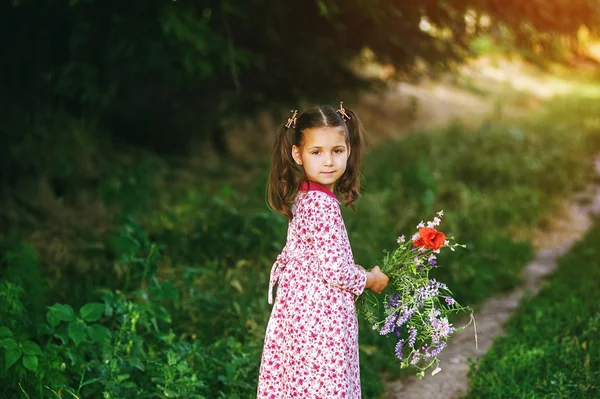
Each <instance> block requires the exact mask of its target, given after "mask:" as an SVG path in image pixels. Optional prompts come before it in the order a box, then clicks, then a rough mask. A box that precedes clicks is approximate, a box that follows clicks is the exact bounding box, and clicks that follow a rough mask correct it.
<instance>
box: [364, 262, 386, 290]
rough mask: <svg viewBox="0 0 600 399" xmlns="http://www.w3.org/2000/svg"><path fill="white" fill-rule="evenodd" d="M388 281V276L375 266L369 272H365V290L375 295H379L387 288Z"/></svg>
mask: <svg viewBox="0 0 600 399" xmlns="http://www.w3.org/2000/svg"><path fill="white" fill-rule="evenodd" d="M389 280H390V279H389V278H388V276H387V275H386V274H385V273H383V272H382V271H381V269H380V268H379V266H375V267H374V268H372V269H371V271H369V272H367V284H366V285H365V288H367V289H369V290H371V291H373V292H374V293H376V294H381V291H383V289H384V288H385V287H387V285H388V281H389Z"/></svg>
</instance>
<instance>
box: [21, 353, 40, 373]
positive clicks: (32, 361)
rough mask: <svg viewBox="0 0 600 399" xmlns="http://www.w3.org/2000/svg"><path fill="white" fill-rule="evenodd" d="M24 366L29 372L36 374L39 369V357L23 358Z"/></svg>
mask: <svg viewBox="0 0 600 399" xmlns="http://www.w3.org/2000/svg"><path fill="white" fill-rule="evenodd" d="M23 366H25V368H26V369H27V370H31V371H33V372H34V373H35V372H36V371H37V367H38V358H37V356H29V355H27V356H23Z"/></svg>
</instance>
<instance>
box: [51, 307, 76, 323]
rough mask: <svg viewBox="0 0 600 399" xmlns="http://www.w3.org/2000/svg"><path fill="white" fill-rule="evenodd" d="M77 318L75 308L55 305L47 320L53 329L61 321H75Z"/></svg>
mask: <svg viewBox="0 0 600 399" xmlns="http://www.w3.org/2000/svg"><path fill="white" fill-rule="evenodd" d="M75 318H76V317H75V311H74V310H73V308H72V307H71V306H69V305H63V304H60V303H57V304H55V305H53V306H52V307H51V308H50V309H49V310H48V313H47V314H46V319H47V320H48V323H50V325H51V326H52V327H56V326H57V325H58V324H59V323H60V322H61V321H74V320H75Z"/></svg>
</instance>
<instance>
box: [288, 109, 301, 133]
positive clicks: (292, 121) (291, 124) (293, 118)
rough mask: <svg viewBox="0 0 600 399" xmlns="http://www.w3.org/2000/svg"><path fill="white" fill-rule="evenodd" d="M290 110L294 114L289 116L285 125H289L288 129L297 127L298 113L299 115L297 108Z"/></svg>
mask: <svg viewBox="0 0 600 399" xmlns="http://www.w3.org/2000/svg"><path fill="white" fill-rule="evenodd" d="M290 112H292V116H291V117H290V118H288V120H287V123H286V124H285V127H287V128H288V129H289V128H290V127H293V128H295V127H296V115H298V110H297V109H292V110H291V111H290Z"/></svg>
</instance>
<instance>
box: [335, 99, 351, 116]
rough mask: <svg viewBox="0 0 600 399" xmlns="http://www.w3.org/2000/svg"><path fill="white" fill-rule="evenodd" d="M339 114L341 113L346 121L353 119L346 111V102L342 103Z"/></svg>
mask: <svg viewBox="0 0 600 399" xmlns="http://www.w3.org/2000/svg"><path fill="white" fill-rule="evenodd" d="M337 112H339V113H340V114H341V115H342V116H343V117H344V118H345V119H352V118H350V117H349V116H348V114H347V113H346V110H345V109H344V102H343V101H340V109H338V110H337Z"/></svg>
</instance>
